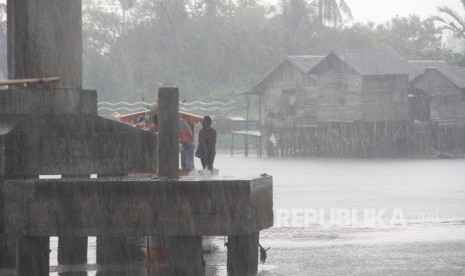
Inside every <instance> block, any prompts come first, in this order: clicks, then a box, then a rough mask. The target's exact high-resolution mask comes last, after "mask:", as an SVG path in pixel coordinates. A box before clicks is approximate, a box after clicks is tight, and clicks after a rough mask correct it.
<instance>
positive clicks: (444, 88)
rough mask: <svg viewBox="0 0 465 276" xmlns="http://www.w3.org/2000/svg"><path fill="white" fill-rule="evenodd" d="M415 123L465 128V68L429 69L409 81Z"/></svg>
mask: <svg viewBox="0 0 465 276" xmlns="http://www.w3.org/2000/svg"><path fill="white" fill-rule="evenodd" d="M412 87H413V88H412V89H413V90H412V91H413V94H412V95H411V97H412V98H416V99H417V102H418V108H417V109H416V113H415V114H414V115H415V117H414V118H415V119H416V120H418V121H431V123H432V124H435V125H438V126H456V127H465V68H428V69H426V71H425V72H424V73H423V74H421V75H419V76H418V77H416V78H415V79H414V80H413V81H412Z"/></svg>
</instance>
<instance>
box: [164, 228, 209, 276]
mask: <svg viewBox="0 0 465 276" xmlns="http://www.w3.org/2000/svg"><path fill="white" fill-rule="evenodd" d="M169 259H170V267H171V270H172V272H173V274H172V275H183V276H203V275H204V265H203V249H202V237H200V236H171V237H169Z"/></svg>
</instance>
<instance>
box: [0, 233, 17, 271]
mask: <svg viewBox="0 0 465 276" xmlns="http://www.w3.org/2000/svg"><path fill="white" fill-rule="evenodd" d="M0 248H1V250H0V269H2V268H15V267H16V236H12V235H0Z"/></svg>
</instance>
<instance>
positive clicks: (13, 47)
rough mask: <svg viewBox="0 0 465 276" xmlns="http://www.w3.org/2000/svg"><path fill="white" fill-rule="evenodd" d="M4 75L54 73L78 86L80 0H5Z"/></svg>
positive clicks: (65, 82)
mask: <svg viewBox="0 0 465 276" xmlns="http://www.w3.org/2000/svg"><path fill="white" fill-rule="evenodd" d="M7 20H8V22H7V23H8V77H9V78H10V79H20V78H38V77H51V76H58V77H60V78H61V81H60V82H59V83H56V84H52V85H51V86H52V87H56V88H81V87H82V5H81V0H21V1H18V0H7Z"/></svg>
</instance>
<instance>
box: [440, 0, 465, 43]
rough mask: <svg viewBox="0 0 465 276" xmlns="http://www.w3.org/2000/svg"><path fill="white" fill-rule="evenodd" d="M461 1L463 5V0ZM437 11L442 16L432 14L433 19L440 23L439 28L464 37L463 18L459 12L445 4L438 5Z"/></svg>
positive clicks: (464, 1)
mask: <svg viewBox="0 0 465 276" xmlns="http://www.w3.org/2000/svg"><path fill="white" fill-rule="evenodd" d="M461 1H462V4H463V6H464V7H465V0H461ZM438 11H439V12H440V13H441V14H442V16H433V19H434V20H435V21H437V22H439V23H441V26H440V27H439V29H441V30H449V31H452V33H453V34H454V35H455V36H456V37H458V38H465V19H464V18H463V17H462V16H461V15H460V14H459V13H457V12H456V11H454V10H453V9H451V8H449V7H446V6H442V7H439V8H438Z"/></svg>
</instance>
